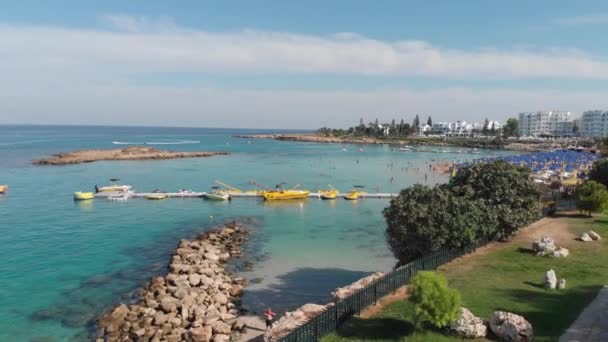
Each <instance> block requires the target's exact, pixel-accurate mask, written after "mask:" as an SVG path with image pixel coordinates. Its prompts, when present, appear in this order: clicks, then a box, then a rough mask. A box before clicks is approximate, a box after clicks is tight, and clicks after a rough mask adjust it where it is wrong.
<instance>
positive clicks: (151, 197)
mask: <svg viewBox="0 0 608 342" xmlns="http://www.w3.org/2000/svg"><path fill="white" fill-rule="evenodd" d="M146 198H147V199H149V200H163V199H165V198H167V195H165V194H149V195H147V196H146Z"/></svg>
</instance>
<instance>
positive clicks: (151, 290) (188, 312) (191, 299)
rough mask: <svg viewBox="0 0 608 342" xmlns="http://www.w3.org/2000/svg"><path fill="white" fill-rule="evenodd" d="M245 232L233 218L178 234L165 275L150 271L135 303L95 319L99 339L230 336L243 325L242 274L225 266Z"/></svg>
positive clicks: (213, 338)
mask: <svg viewBox="0 0 608 342" xmlns="http://www.w3.org/2000/svg"><path fill="white" fill-rule="evenodd" d="M247 235H248V232H247V231H246V230H244V229H241V228H239V227H238V226H237V225H236V224H235V223H233V224H228V225H226V226H224V227H223V228H221V229H216V230H213V231H210V232H208V233H204V234H201V235H199V236H198V237H197V238H196V239H194V240H181V241H180V243H179V245H178V247H177V249H176V250H175V253H174V254H173V256H172V259H171V263H170V265H169V268H170V272H169V274H167V275H166V276H165V277H155V278H153V279H152V280H151V281H150V283H149V284H148V285H147V286H146V287H144V288H143V289H142V290H141V291H140V294H139V299H138V300H137V303H135V304H131V305H125V304H121V305H118V306H117V307H115V308H113V309H111V310H109V311H108V312H106V313H105V314H103V315H102V316H101V317H100V318H99V320H98V322H97V342H102V341H168V342H172V341H193V342H199V341H201V342H205V341H213V342H223V341H229V340H230V339H231V338H235V337H237V335H238V334H239V333H240V332H241V331H242V330H243V329H244V326H245V325H244V324H243V323H242V322H241V321H239V320H238V313H239V310H238V308H237V305H238V302H239V297H240V295H241V292H242V290H243V286H244V280H243V279H242V278H231V277H230V276H229V274H228V273H227V271H226V269H225V264H226V262H227V261H228V260H229V259H230V258H231V257H240V256H241V255H242V252H241V246H242V245H243V243H244V242H245V241H246V240H247Z"/></svg>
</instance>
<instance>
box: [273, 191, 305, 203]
mask: <svg viewBox="0 0 608 342" xmlns="http://www.w3.org/2000/svg"><path fill="white" fill-rule="evenodd" d="M309 194H310V191H308V190H279V191H276V190H268V191H263V192H262V197H264V199H265V200H267V201H275V200H290V199H302V198H307V197H308V195H309Z"/></svg>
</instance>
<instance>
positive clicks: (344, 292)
mask: <svg viewBox="0 0 608 342" xmlns="http://www.w3.org/2000/svg"><path fill="white" fill-rule="evenodd" d="M383 276H384V273H382V272H376V273H374V274H371V275H369V276H367V277H365V278H361V279H359V280H357V281H356V282H354V283H352V284H350V285H347V286H344V287H339V288H337V289H335V290H334V292H332V293H331V295H332V297H333V298H334V300H339V299H344V298H346V297H348V296H350V295H351V294H353V293H355V292H357V291H359V290H361V289H362V288H364V287H366V286H367V285H369V284H371V283H372V282H374V281H375V280H377V279H379V278H382V277H383Z"/></svg>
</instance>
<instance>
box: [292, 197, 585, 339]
mask: <svg viewBox="0 0 608 342" xmlns="http://www.w3.org/2000/svg"><path fill="white" fill-rule="evenodd" d="M556 207H557V208H559V209H573V208H576V201H573V200H565V201H563V200H562V201H557V202H556ZM548 214H550V213H549V212H547V211H545V210H543V216H547V215H548ZM488 242H490V241H488V240H483V241H480V242H479V243H477V244H475V245H474V246H467V247H465V248H459V249H444V250H440V251H437V252H434V253H432V254H429V255H427V256H424V257H422V258H419V259H417V260H414V261H412V262H410V263H409V264H407V265H403V266H400V267H398V268H396V269H395V270H393V271H391V272H389V273H387V274H385V275H384V276H383V277H382V278H379V279H377V280H376V281H374V282H373V283H371V284H369V285H368V286H366V287H365V288H363V289H361V290H359V291H357V292H355V293H353V294H352V295H350V296H349V297H347V298H344V299H341V300H338V301H336V302H334V303H333V305H332V306H330V307H328V309H327V310H326V311H324V312H323V313H321V314H320V315H318V316H316V317H315V318H313V319H311V320H310V321H308V322H306V323H304V324H302V325H301V326H299V327H297V328H296V329H294V330H293V331H292V332H290V333H289V335H287V336H285V337H283V338H282V339H281V342H314V341H318V340H319V339H320V338H321V337H323V336H325V335H327V334H329V333H331V332H333V331H335V330H336V329H338V327H340V326H341V325H342V324H343V323H344V322H346V321H347V320H348V319H350V318H351V317H353V316H354V315H357V314H359V313H360V312H361V311H363V309H365V308H367V307H368V306H370V305H372V304H374V303H376V302H377V301H378V300H379V299H380V298H382V297H384V296H386V295H388V294H389V293H391V292H394V291H396V290H397V289H398V288H400V287H402V286H404V285H407V284H409V281H410V279H411V278H412V277H413V276H414V275H416V273H417V272H418V271H428V270H435V269H437V268H438V267H439V266H441V265H443V264H446V263H448V262H450V261H452V260H454V259H456V258H459V257H461V256H463V255H466V254H469V253H472V252H474V251H475V250H477V249H478V248H479V247H482V246H484V245H486V244H487V243H488Z"/></svg>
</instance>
